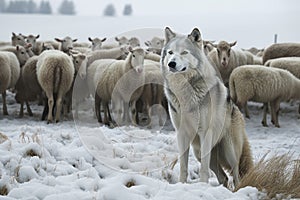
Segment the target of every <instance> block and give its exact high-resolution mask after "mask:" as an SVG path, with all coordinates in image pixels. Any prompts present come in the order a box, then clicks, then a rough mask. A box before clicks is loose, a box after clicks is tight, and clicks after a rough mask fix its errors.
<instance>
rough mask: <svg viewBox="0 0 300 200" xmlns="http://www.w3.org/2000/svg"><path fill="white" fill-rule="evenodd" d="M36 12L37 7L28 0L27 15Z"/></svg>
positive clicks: (31, 0)
mask: <svg viewBox="0 0 300 200" xmlns="http://www.w3.org/2000/svg"><path fill="white" fill-rule="evenodd" d="M36 12H37V5H36V3H35V2H34V1H33V0H29V1H28V2H27V13H36Z"/></svg>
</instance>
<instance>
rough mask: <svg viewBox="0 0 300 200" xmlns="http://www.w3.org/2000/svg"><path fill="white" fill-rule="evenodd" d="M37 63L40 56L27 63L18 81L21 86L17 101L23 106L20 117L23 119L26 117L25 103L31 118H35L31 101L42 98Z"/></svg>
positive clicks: (30, 59) (33, 57) (31, 58)
mask: <svg viewBox="0 0 300 200" xmlns="http://www.w3.org/2000/svg"><path fill="white" fill-rule="evenodd" d="M37 61H38V56H32V57H30V58H29V59H28V60H27V61H26V63H25V65H24V66H23V67H22V69H21V75H20V79H19V81H18V83H19V85H20V86H19V88H18V87H17V93H16V95H15V99H16V101H17V102H18V103H20V104H21V106H20V113H19V117H23V115H24V109H23V105H24V103H26V107H27V111H28V114H29V116H33V113H32V111H31V109H30V105H29V101H34V100H36V99H37V97H38V96H41V94H42V91H43V90H42V88H41V86H40V84H39V82H38V79H37V73H36V64H37ZM17 85H18V84H17Z"/></svg>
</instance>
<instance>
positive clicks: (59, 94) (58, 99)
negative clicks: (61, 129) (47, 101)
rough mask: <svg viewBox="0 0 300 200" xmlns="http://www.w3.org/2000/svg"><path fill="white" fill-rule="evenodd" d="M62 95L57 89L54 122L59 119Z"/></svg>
mask: <svg viewBox="0 0 300 200" xmlns="http://www.w3.org/2000/svg"><path fill="white" fill-rule="evenodd" d="M62 97H63V94H62V92H61V91H58V94H57V99H56V113H55V122H56V123H57V122H59V120H60V113H61V107H62Z"/></svg>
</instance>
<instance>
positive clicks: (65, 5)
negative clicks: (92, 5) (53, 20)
mask: <svg viewBox="0 0 300 200" xmlns="http://www.w3.org/2000/svg"><path fill="white" fill-rule="evenodd" d="M58 12H59V13H60V14H62V15H75V14H76V13H75V6H74V3H73V1H69V0H63V2H62V3H61V5H60V7H59V9H58Z"/></svg>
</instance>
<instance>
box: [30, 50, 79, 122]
mask: <svg viewBox="0 0 300 200" xmlns="http://www.w3.org/2000/svg"><path fill="white" fill-rule="evenodd" d="M36 73H37V78H38V82H39V84H40V85H41V87H42V89H43V91H44V92H45V93H46V96H47V98H48V108H49V112H48V118H47V120H48V123H51V122H52V121H53V116H52V111H53V106H54V100H55V103H56V112H55V122H59V120H60V113H61V106H62V100H63V97H64V95H65V94H66V93H67V92H68V91H69V89H70V88H71V86H72V82H73V78H74V73H75V69H74V65H73V62H72V59H71V58H70V56H68V55H66V54H65V53H63V52H61V51H59V50H48V51H44V52H42V53H41V54H40V56H39V58H38V62H37V68H36ZM44 114H45V113H44Z"/></svg>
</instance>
